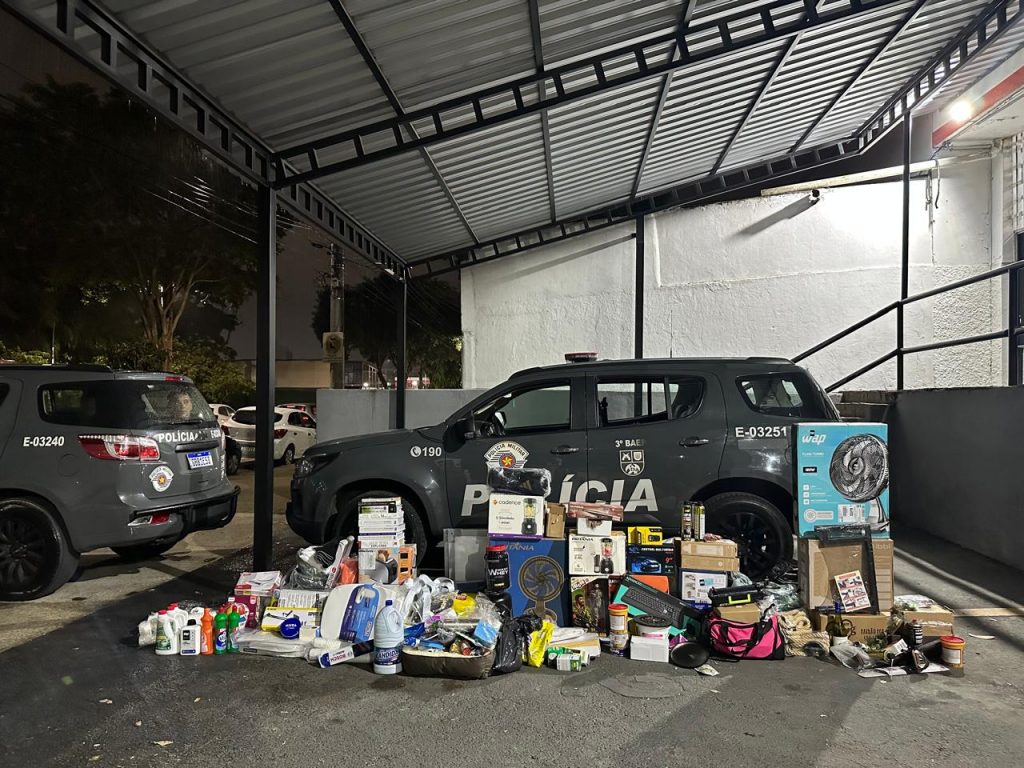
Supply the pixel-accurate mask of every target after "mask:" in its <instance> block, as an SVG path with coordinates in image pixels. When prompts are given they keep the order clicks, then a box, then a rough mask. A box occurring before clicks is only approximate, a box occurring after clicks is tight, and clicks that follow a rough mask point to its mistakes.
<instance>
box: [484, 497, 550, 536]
mask: <svg viewBox="0 0 1024 768" xmlns="http://www.w3.org/2000/svg"><path fill="white" fill-rule="evenodd" d="M487 509H488V512H487V532H488V533H489V534H490V535H491V536H501V537H502V538H507V539H540V538H543V537H544V513H545V507H544V497H543V496H516V495H514V494H511V493H492V494H491V496H490V498H489V499H488V501H487Z"/></svg>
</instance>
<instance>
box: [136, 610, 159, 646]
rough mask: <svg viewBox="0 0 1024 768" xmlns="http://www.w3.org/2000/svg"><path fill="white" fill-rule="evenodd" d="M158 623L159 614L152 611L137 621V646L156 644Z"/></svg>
mask: <svg viewBox="0 0 1024 768" xmlns="http://www.w3.org/2000/svg"><path fill="white" fill-rule="evenodd" d="M159 623H160V614H159V613H157V612H156V611H153V612H152V613H151V614H149V616H148V617H147V618H145V619H143V620H142V621H140V622H139V647H140V648H144V647H146V646H149V645H156V630H157V626H158V625H159Z"/></svg>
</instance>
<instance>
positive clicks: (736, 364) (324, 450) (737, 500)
mask: <svg viewBox="0 0 1024 768" xmlns="http://www.w3.org/2000/svg"><path fill="white" fill-rule="evenodd" d="M833 420H836V421H837V420H839V415H838V413H837V412H836V409H835V407H834V405H833V404H832V402H831V401H830V400H829V398H828V396H827V395H826V394H825V392H824V391H823V390H822V388H821V387H820V386H819V385H818V384H817V383H816V382H815V381H814V379H813V378H811V376H810V375H809V374H808V373H807V371H805V370H804V369H802V368H800V367H798V366H796V365H794V364H793V363H791V362H789V361H788V360H782V359H771V358H748V359H666V360H622V361H598V362H585V363H575V364H566V365H555V366H546V367H541V368H531V369H528V370H525V371H520V372H519V373H516V374H514V375H513V376H512V377H510V378H509V380H508V381H506V382H505V383H503V384H501V385H499V386H497V387H495V388H494V389H492V390H490V391H488V392H486V393H485V394H483V395H481V396H480V397H478V398H476V399H475V400H473V401H472V402H471V403H469V404H468V405H466V406H464V407H462V408H460V409H459V410H457V411H456V412H455V413H453V414H452V415H451V416H449V417H448V418H447V419H445V421H443V422H442V423H440V424H437V425H435V426H431V427H422V428H418V429H407V430H392V431H389V432H382V433H379V434H372V435H365V436H360V437H352V438H344V439H340V440H332V441H329V442H325V443H320V444H319V445H316V446H314V447H312V448H310V449H309V450H308V451H307V452H306V455H305V456H304V457H303V459H302V460H301V461H299V462H298V464H297V465H296V469H295V475H294V478H293V480H292V485H291V501H290V503H289V505H288V510H287V519H288V522H289V524H290V526H291V528H292V529H293V530H294V531H295V532H296V533H298V534H299V535H301V536H302V537H303V538H305V539H306V540H307V541H310V542H313V543H321V542H323V541H325V540H328V539H330V538H333V537H334V536H336V535H339V534H343V533H349V532H351V531H352V530H353V528H354V525H355V510H356V505H357V502H358V499H359V498H361V497H363V496H373V495H378V494H384V495H398V496H401V497H402V499H403V501H404V502H405V508H406V540H407V541H410V542H415V543H416V544H417V547H418V552H419V553H420V555H421V556H422V553H423V552H424V551H425V548H426V547H427V546H429V545H430V544H432V543H434V542H436V541H438V540H439V539H440V537H441V536H442V531H443V529H445V528H461V527H466V528H473V527H476V528H480V527H486V525H487V499H488V495H489V494H488V489H487V485H486V477H487V470H488V467H489V466H504V467H524V466H526V467H546V468H547V469H549V470H550V471H551V474H552V491H551V497H550V498H551V500H552V501H560V502H564V501H568V500H570V499H572V500H579V501H610V502H615V503H620V504H622V505H623V506H624V507H625V519H626V523H627V524H630V523H632V524H655V525H657V524H660V525H662V526H664V527H665V528H667V529H670V530H673V531H676V530H678V528H679V524H680V518H679V507H680V504H681V503H683V502H685V501H690V500H699V501H703V502H704V504H705V507H706V510H707V519H708V528H709V530H711V531H715V532H718V533H721V534H724V535H727V536H729V537H731V538H734V539H736V540H737V541H738V542H739V543H740V555H741V561H742V565H743V568H744V572H745V573H747V574H748V575H751V576H758V575H762V574H764V573H767V572H768V571H769V570H771V569H772V568H773V567H774V566H775V565H776V564H778V563H779V562H781V561H784V560H787V559H790V558H791V557H792V554H793V535H792V531H793V525H792V517H793V483H794V479H793V456H792V447H791V439H792V436H791V430H792V428H793V425H795V424H796V423H798V422H800V421H833Z"/></svg>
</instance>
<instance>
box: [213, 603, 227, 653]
mask: <svg viewBox="0 0 1024 768" xmlns="http://www.w3.org/2000/svg"><path fill="white" fill-rule="evenodd" d="M213 652H214V653H216V654H218V655H219V654H222V653H227V652H228V615H227V614H226V613H221V612H220V611H217V615H216V616H214V617H213Z"/></svg>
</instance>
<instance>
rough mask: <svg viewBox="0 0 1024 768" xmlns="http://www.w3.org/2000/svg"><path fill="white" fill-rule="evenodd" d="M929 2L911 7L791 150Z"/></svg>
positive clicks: (828, 112) (793, 149) (794, 147)
mask: <svg viewBox="0 0 1024 768" xmlns="http://www.w3.org/2000/svg"><path fill="white" fill-rule="evenodd" d="M928 2H929V0H917V2H916V3H915V4H914V7H913V8H911V9H910V11H909V12H908V13H907V15H906V16H904V17H903V21H901V22H900V23H899V24H897V25H896V27H895V28H894V29H893V31H892V32H890V33H889V35H888V36H887V37H886V38H885V40H884V41H883V42H882V44H881V45H880V46H878V50H877V51H875V52H874V53H873V54H872V55H871V57H870V58H869V59H868V60H867V61H865V62H864V63H863V64H862V65H861V66H860V67H859V68H858V69H857V71H856V72H854V74H853V77H851V78H850V79H849V81H847V83H846V85H844V86H843V87H842V89H841V90H840V91H839V93H837V94H836V95H835V97H834V98H833V99H832V100H831V101H830V102H829V103H828V105H827V106H826V107H825V109H823V110H822V111H821V114H819V115H818V116H817V117H816V118H815V119H814V122H812V123H811V124H810V125H809V126H808V127H807V130H806V131H804V132H803V135H802V136H801V137H800V138H799V140H798V141H797V142H796V144H794V145H793V148H792V149H791V150H790V151H791V152H796V151H797V150H799V149H800V147H802V146H803V145H804V142H805V141H807V139H808V138H809V137H810V135H811V134H812V133H814V131H815V130H816V129H817V128H818V126H819V125H821V124H822V123H823V122H824V121H825V119H826V118H828V116H829V115H830V114H832V110H833V109H835V108H836V106H837V105H838V104H839V102H841V101H842V100H843V99H845V98H846V96H847V94H849V93H850V91H852V90H853V89H854V88H855V87H856V86H857V83H859V82H860V81H861V78H863V77H864V75H865V73H867V71H868V70H869V69H871V68H872V67H873V66H874V65H875V64H877V63H878V61H879V59H881V58H882V57H883V56H884V55H885V54H886V52H887V51H888V50H889V49H890V48H891V47H892V45H893V43H894V42H896V38H898V37H899V36H900V35H902V34H903V32H904V31H905V30H906V29H907V27H909V26H910V25H911V24H912V23H913V21H914V19H916V18H917V16H918V14H919V13H921V11H922V10H923V9H924V7H925V5H927V4H928Z"/></svg>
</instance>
